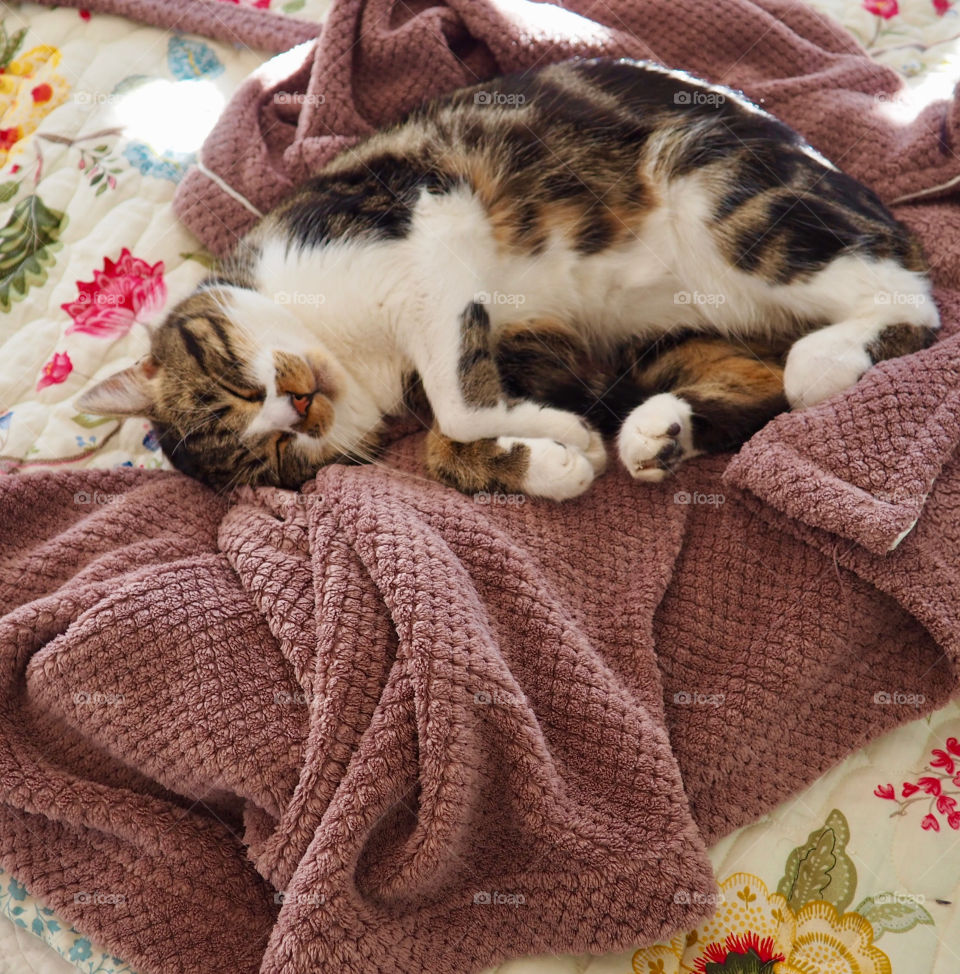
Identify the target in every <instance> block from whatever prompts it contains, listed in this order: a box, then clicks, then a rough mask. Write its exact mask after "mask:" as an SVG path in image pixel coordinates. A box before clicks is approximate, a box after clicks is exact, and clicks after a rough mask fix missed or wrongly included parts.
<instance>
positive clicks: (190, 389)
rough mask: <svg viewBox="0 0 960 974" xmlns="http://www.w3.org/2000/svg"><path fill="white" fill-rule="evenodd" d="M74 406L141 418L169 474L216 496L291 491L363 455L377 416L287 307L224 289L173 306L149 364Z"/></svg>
mask: <svg viewBox="0 0 960 974" xmlns="http://www.w3.org/2000/svg"><path fill="white" fill-rule="evenodd" d="M78 406H79V408H80V409H82V410H84V411H85V412H90V413H99V414H103V415H112V416H145V417H146V418H147V419H149V420H150V421H151V422H152V423H153V425H154V428H155V429H156V431H157V435H158V438H159V440H160V445H161V447H162V448H163V451H164V453H165V454H166V455H167V457H168V458H169V459H170V461H171V462H172V463H173V465H174V466H175V467H176V468H177V469H178V470H181V471H182V472H184V473H186V474H189V475H191V476H193V477H196V478H198V479H199V480H202V481H204V482H206V483H208V484H210V485H211V486H213V487H217V488H225V487H231V486H234V485H237V484H252V485H272V486H280V487H289V488H296V487H299V486H300V485H301V484H303V483H304V482H305V481H307V480H309V479H310V477H312V476H313V475H314V474H315V473H316V471H317V470H318V469H319V468H320V467H321V466H323V465H324V464H325V463H329V462H331V461H333V460H335V459H343V458H344V457H348V456H363V455H364V454H365V453H366V452H368V451H369V450H370V449H371V447H372V446H373V442H374V440H375V433H374V432H373V430H374V429H375V427H376V425H377V420H378V418H379V417H378V416H377V415H376V413H375V410H374V409H373V408H372V402H371V401H370V398H369V396H366V395H365V394H364V391H363V389H361V388H360V387H359V386H358V385H357V383H356V381H355V380H354V379H353V378H352V377H351V376H350V375H349V373H348V372H347V370H346V369H344V368H343V367H342V366H341V365H340V364H339V363H338V362H337V361H336V360H335V359H334V357H333V356H332V355H330V354H329V353H328V352H327V351H326V350H325V349H323V348H322V347H320V346H319V345H318V343H317V342H316V341H315V340H313V339H312V338H311V336H309V335H308V334H306V333H305V332H304V330H303V326H302V325H301V324H300V322H299V321H298V320H297V319H296V317H295V316H294V315H293V314H292V313H291V312H290V311H289V310H288V309H286V308H284V307H282V306H281V305H278V304H276V303H275V302H273V301H271V300H270V299H269V298H266V297H263V296H262V295H260V294H257V293H255V292H253V291H248V290H245V289H241V288H235V287H227V286H214V287H207V288H204V289H202V290H199V291H197V292H195V293H194V294H192V295H191V296H190V297H188V298H186V299H185V300H183V301H181V302H180V303H179V304H178V305H177V306H176V307H174V309H173V310H172V311H171V312H170V313H169V314H168V315H167V317H166V319H165V320H164V321H163V323H162V324H160V325H159V326H158V327H157V328H156V329H154V330H153V331H152V333H151V336H150V354H149V355H148V356H147V357H146V358H145V359H143V360H142V361H141V362H138V363H137V364H136V365H134V366H132V367H131V368H129V369H125V370H124V371H122V372H118V373H116V374H115V375H113V376H111V377H110V378H108V379H106V380H105V381H103V382H101V383H100V384H99V385H97V386H95V387H94V388H93V389H91V390H89V391H88V392H86V393H85V394H84V395H83V396H82V397H81V398H80V401H79V403H78Z"/></svg>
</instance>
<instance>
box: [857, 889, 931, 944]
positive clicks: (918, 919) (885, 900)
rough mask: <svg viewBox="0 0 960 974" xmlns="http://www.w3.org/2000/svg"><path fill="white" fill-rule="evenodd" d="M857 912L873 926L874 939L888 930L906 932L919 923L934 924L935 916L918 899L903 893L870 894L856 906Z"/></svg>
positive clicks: (877, 938)
mask: <svg viewBox="0 0 960 974" xmlns="http://www.w3.org/2000/svg"><path fill="white" fill-rule="evenodd" d="M855 912H857V913H859V914H860V915H861V916H863V917H864V919H866V920H867V921H868V922H869V924H870V925H871V926H872V927H873V939H874V940H875V941H876V940H879V939H880V935H881V934H882V933H883V932H884V931H885V930H888V931H889V932H890V933H905V932H906V931H907V930H912V929H913V928H914V927H915V926H917V924H926V925H927V926H933V917H932V916H930V914H929V913H928V912H927V910H926V909H925V908H924V907H923V906H921V905H920V904H919V903H918V902H917V901H916V899H914V898H913V897H911V896H908V895H905V894H903V893H878V894H877V895H876V896H868V897H867V898H866V899H865V900H863V901H862V902H861V903H860V904H859V905H858V906H857V908H856V911H855Z"/></svg>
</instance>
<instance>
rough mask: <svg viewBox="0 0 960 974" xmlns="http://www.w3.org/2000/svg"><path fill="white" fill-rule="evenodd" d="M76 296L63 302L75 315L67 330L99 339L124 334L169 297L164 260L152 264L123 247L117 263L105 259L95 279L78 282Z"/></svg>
mask: <svg viewBox="0 0 960 974" xmlns="http://www.w3.org/2000/svg"><path fill="white" fill-rule="evenodd" d="M77 292H78V293H77V297H76V299H75V300H73V301H71V302H69V303H68V304H62V305H60V307H61V308H63V310H64V311H66V312H67V314H68V315H70V317H71V318H73V324H72V325H70V327H69V328H68V329H67V334H70V332H74V331H79V332H83V333H84V334H87V335H95V336H97V337H98V338H120V337H121V336H123V335H125V334H126V333H127V332H128V331H129V330H130V327H131V325H133V323H134V322H135V321H136V320H137V315H138V314H140V313H141V312H150V311H153V310H155V309H156V308H159V307H160V306H161V305H162V304H163V302H164V301H165V300H166V297H167V286H166V284H164V282H163V261H162V260H161V261H158V262H157V263H156V264H154V265H153V266H152V267H151V266H150V264H148V263H147V262H146V261H145V260H140V258H139V257H134V256H133V255H132V254H131V253H130V251H129V250H128V249H127V248H126V247H124V248H123V250H122V251H120V257H119V258H118V259H117V260H116V261H115V262H114V261H112V260H110V258H109V257H104V259H103V270H102V271H94V272H93V280H92V281H77Z"/></svg>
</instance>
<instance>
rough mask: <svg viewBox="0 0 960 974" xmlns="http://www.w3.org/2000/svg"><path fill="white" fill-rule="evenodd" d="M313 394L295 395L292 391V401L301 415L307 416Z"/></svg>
mask: <svg viewBox="0 0 960 974" xmlns="http://www.w3.org/2000/svg"><path fill="white" fill-rule="evenodd" d="M312 399H313V396H295V395H293V394H292V393H291V395H290V402H292V403H293V408H294V409H295V410H296V411H297V412H298V413H299V414H300V415H301V416H306V415H307V410H308V409H309V408H310V402H311V400H312Z"/></svg>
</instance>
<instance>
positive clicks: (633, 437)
mask: <svg viewBox="0 0 960 974" xmlns="http://www.w3.org/2000/svg"><path fill="white" fill-rule="evenodd" d="M691 415H692V410H691V409H690V406H689V404H688V403H685V402H684V401H683V400H682V399H678V398H677V397H676V396H674V395H671V394H670V393H668V392H666V393H663V394H661V395H659V396H652V397H651V398H650V399H648V400H647V401H646V402H644V403H641V404H640V405H639V406H637V408H636V409H634V411H633V412H632V413H630V415H629V416H628V417H627V418H626V419H625V420H624V423H623V426H621V427H620V434H619V435H618V437H617V449H618V452H619V454H620V460H621V462H622V463H623V465H624V466H625V467H626V468H627V471H628V472H629V474H630V476H631V477H634V478H635V479H637V480H646V481H649V482H651V483H656V482H658V481H660V480H663V478H664V477H666V476H667V474H669V473H672V472H673V470H674V469H675V468H676V467H677V466H678V465H679V464H680V462H681V461H683V460H685V459H686V458H687V457H690V456H693V454H694V449H693V435H692V428H691V422H690V417H691Z"/></svg>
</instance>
